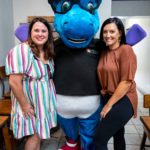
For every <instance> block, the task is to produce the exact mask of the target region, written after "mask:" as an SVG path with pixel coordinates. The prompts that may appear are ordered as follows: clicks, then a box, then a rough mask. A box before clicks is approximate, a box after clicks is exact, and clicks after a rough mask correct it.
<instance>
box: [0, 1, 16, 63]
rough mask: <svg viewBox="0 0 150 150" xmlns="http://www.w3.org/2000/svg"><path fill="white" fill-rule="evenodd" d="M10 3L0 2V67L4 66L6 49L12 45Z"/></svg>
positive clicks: (12, 29) (11, 8) (11, 9)
mask: <svg viewBox="0 0 150 150" xmlns="http://www.w3.org/2000/svg"><path fill="white" fill-rule="evenodd" d="M12 6H13V5H12V1H10V0H0V66H2V65H4V64H5V57H6V54H7V51H8V49H10V48H11V47H12V46H13V45H14V34H13V31H14V27H13V26H14V25H13V13H12V12H13V7H12Z"/></svg>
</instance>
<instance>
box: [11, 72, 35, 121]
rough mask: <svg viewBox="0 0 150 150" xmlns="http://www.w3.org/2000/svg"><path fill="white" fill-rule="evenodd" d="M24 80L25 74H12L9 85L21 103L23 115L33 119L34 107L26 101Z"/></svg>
mask: <svg viewBox="0 0 150 150" xmlns="http://www.w3.org/2000/svg"><path fill="white" fill-rule="evenodd" d="M22 80H23V74H12V75H10V77H9V84H10V87H11V90H12V92H13V94H14V95H15V97H16V99H17V101H18V102H19V105H20V107H21V109H22V112H23V115H24V116H25V117H26V118H28V117H33V116H35V114H34V108H33V107H32V105H31V104H30V103H29V101H28V100H27V99H26V96H25V95H24V91H23V83H22V82H23V81H22Z"/></svg>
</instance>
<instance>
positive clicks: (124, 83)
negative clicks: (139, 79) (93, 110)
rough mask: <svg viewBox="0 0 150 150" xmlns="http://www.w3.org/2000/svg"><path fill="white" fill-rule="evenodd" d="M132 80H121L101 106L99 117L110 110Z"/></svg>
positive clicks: (127, 88) (126, 90)
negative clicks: (105, 102)
mask: <svg viewBox="0 0 150 150" xmlns="http://www.w3.org/2000/svg"><path fill="white" fill-rule="evenodd" d="M131 84H132V81H121V82H120V83H119V85H118V86H117V88H116V90H115V92H114V94H113V95H112V96H111V98H110V99H109V101H108V102H107V104H106V105H105V106H104V107H103V109H102V111H101V117H102V118H104V117H105V116H106V115H107V113H108V112H109V111H110V109H111V108H112V106H113V105H114V104H115V103H116V102H118V101H119V100H120V99H121V98H122V97H123V96H125V95H126V93H127V92H128V90H129V88H130V87H131Z"/></svg>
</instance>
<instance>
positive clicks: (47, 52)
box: [28, 17, 54, 60]
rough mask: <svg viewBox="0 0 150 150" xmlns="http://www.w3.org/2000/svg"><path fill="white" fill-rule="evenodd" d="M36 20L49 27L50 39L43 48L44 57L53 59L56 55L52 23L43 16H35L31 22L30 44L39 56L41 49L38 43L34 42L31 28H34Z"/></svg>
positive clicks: (34, 52)
mask: <svg viewBox="0 0 150 150" xmlns="http://www.w3.org/2000/svg"><path fill="white" fill-rule="evenodd" d="M36 22H41V23H43V24H44V25H45V26H46V27H47V29H48V40H47V42H46V43H45V44H44V47H43V49H44V58H45V59H46V60H48V59H51V58H52V57H53V56H54V44H53V36H52V29H51V26H50V24H49V23H48V22H47V20H45V19H44V18H42V17H35V18H34V19H33V20H32V22H31V23H30V25H29V31H28V44H29V46H30V47H31V49H32V52H33V54H34V55H35V56H37V57H39V54H40V51H39V49H38V47H37V45H36V44H35V43H34V42H33V40H32V38H31V30H32V28H33V25H34V24H35V23H36Z"/></svg>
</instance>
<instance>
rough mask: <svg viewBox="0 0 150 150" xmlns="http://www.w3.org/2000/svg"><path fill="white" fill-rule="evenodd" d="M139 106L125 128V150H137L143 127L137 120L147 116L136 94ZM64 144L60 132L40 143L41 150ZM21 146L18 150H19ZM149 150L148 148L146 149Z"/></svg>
mask: <svg viewBox="0 0 150 150" xmlns="http://www.w3.org/2000/svg"><path fill="white" fill-rule="evenodd" d="M138 97H139V105H138V117H137V118H136V119H131V120H130V121H129V122H128V124H127V125H126V126H125V133H126V134H125V138H126V150H139V147H140V143H141V139H142V134H143V127H142V124H141V122H140V120H139V116H141V115H148V109H144V108H143V101H142V100H143V96H142V94H140V93H138ZM64 143H65V138H64V134H63V132H62V130H61V129H60V130H58V131H57V132H55V133H54V134H53V135H52V137H51V139H50V140H45V141H43V142H42V145H41V150H58V148H59V147H60V146H61V145H63V144H64ZM147 143H148V144H150V141H148V140H147ZM108 147H109V150H113V140H112V139H110V141H109V145H108ZM21 149H22V146H21V147H20V148H19V147H18V150H21ZM146 150H150V148H146Z"/></svg>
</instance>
